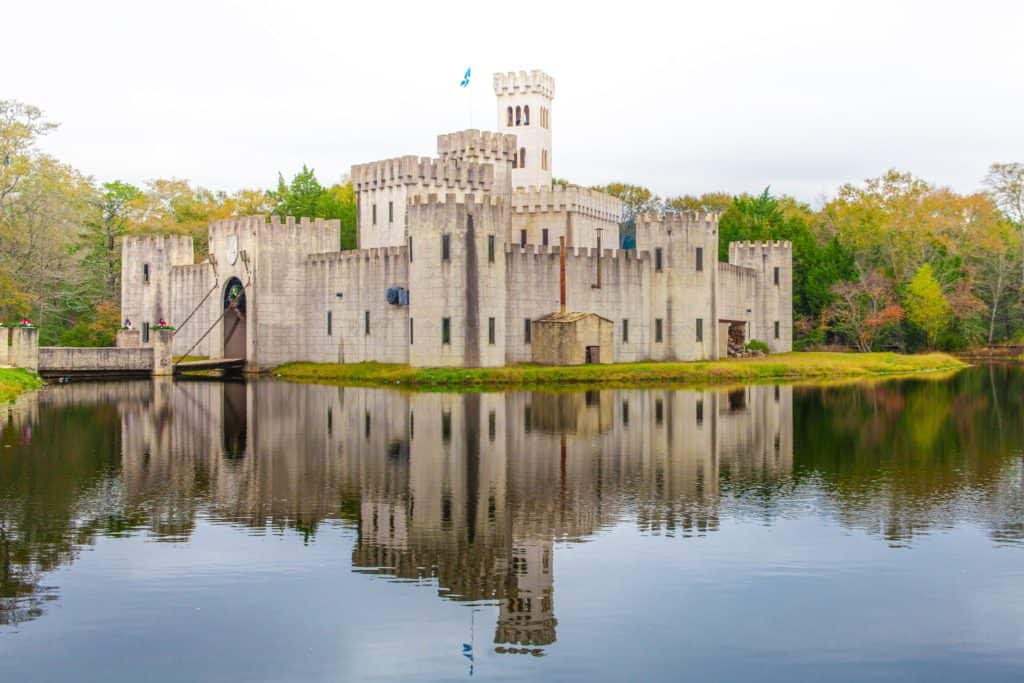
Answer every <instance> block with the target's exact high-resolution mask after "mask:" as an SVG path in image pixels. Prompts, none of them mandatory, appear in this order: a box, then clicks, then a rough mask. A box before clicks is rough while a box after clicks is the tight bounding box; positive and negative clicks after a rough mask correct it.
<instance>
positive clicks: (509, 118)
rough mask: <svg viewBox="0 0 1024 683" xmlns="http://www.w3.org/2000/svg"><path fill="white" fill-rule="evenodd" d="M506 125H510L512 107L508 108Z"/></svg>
mask: <svg viewBox="0 0 1024 683" xmlns="http://www.w3.org/2000/svg"><path fill="white" fill-rule="evenodd" d="M508 127H509V128H511V127H512V107H509V108H508Z"/></svg>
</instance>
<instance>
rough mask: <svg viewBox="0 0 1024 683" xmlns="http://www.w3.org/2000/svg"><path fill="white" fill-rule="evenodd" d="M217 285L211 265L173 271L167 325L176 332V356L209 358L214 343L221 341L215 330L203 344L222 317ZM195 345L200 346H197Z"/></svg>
mask: <svg viewBox="0 0 1024 683" xmlns="http://www.w3.org/2000/svg"><path fill="white" fill-rule="evenodd" d="M217 285H218V282H217V277H216V274H215V271H214V268H213V266H212V265H211V264H210V263H209V262H206V263H196V264H194V265H187V266H178V267H176V268H172V269H171V278H170V287H171V314H170V316H169V317H168V321H169V322H170V323H171V324H172V325H174V326H175V327H176V328H177V329H176V330H175V334H174V353H175V354H176V355H184V354H185V353H186V352H187V353H188V354H189V355H190V356H210V355H211V350H212V349H213V347H214V345H215V344H214V342H216V341H219V340H221V339H222V337H223V334H222V333H221V331H219V330H214V331H213V332H211V333H210V334H208V335H206V337H205V338H203V339H202V340H200V338H201V337H202V336H203V334H204V333H206V331H207V330H209V329H210V326H211V325H213V323H214V321H215V320H216V319H217V317H218V316H220V314H221V307H222V305H223V297H222V296H221V291H220V289H221V288H220V287H217ZM211 290H213V291H211ZM204 297H205V300H204ZM189 316H191V318H190V317H189ZM196 342H199V343H198V346H194V345H195V344H196ZM190 349H191V351H190Z"/></svg>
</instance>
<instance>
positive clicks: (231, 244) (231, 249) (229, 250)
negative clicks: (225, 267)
mask: <svg viewBox="0 0 1024 683" xmlns="http://www.w3.org/2000/svg"><path fill="white" fill-rule="evenodd" d="M225 246H226V249H225V256H227V259H228V263H229V264H231V265H235V262H236V261H237V260H238V235H228V238H227V240H226V245H225Z"/></svg>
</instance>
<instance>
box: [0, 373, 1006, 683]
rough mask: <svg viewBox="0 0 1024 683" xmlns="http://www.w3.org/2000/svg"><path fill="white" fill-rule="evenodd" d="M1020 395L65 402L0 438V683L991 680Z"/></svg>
mask: <svg viewBox="0 0 1024 683" xmlns="http://www.w3.org/2000/svg"><path fill="white" fill-rule="evenodd" d="M1022 416H1024V373H1022V372H1020V371H1018V370H1016V369H1008V368H1000V367H981V368H973V369H970V370H968V371H965V372H962V373H959V374H957V375H955V376H953V377H952V378H945V379H936V378H930V379H922V380H913V381H899V382H896V381H891V382H884V383H877V382H876V383H866V384H851V385H844V386H836V387H830V388H800V387H788V386H782V387H774V386H753V387H744V388H739V389H735V390H731V391H730V390H726V391H703V392H695V391H668V390H650V391H595V392H586V393H562V394H543V393H508V394H471V395H451V394H407V393H400V392H396V391H389V390H380V389H363V388H337V387H318V386H302V385H291V384H283V383H279V382H276V381H269V380H268V381H259V382H253V383H249V384H221V383H215V382H180V383H171V382H161V383H156V384H153V383H149V382H135V383H96V384H71V385H64V386H55V387H51V388H48V389H46V390H45V391H43V392H41V393H40V394H39V395H38V396H35V397H28V398H26V399H25V400H22V401H20V402H19V403H17V404H15V405H14V406H13V407H11V408H10V409H9V410H8V411H7V414H6V416H4V417H3V431H2V445H3V448H0V533H2V536H0V562H2V566H0V570H2V573H0V579H2V583H0V680H4V681H8V680H9V681H21V680H45V681H51V680H104V681H112V680H125V681H137V680H146V681H159V680H223V681H237V680H246V681H288V680H331V681H338V680H393V679H403V680H445V681H448V680H458V679H466V678H468V677H470V676H472V677H474V678H479V679H484V680H492V679H499V680H535V679H549V680H580V681H590V680H677V679H681V678H692V679H698V680H739V681H748V680H756V681H776V680H778V681H792V680H824V679H827V680H850V681H854V680H856V681H860V680H899V681H904V680H968V679H970V680H973V681H978V680H1020V679H1021V678H1022V677H1024V543H1022V538H1024V459H1022V458H1024V456H1022V453H1024V450H1022V447H1024V417H1022Z"/></svg>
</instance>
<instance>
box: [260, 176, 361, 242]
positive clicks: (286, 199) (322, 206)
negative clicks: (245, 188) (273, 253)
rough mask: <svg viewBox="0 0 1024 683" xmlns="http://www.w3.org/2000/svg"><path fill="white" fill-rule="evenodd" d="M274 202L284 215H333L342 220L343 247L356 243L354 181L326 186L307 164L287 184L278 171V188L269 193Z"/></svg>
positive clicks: (322, 216) (281, 214)
mask: <svg viewBox="0 0 1024 683" xmlns="http://www.w3.org/2000/svg"><path fill="white" fill-rule="evenodd" d="M267 197H268V198H269V200H270V201H271V202H273V204H274V206H273V213H274V214H275V215H277V216H281V217H282V218H283V217H285V216H295V217H296V218H302V217H309V218H333V219H337V220H338V221H340V222H341V235H340V241H341V246H342V248H343V249H354V248H355V246H356V196H355V191H354V190H353V188H352V182H351V181H350V180H348V179H347V178H343V179H342V181H341V182H340V183H336V184H334V185H332V186H330V187H328V188H325V187H324V186H323V185H321V184H320V182H319V181H318V180H317V179H316V173H315V172H314V171H313V169H311V168H308V167H307V166H306V165H305V164H303V166H302V170H301V171H299V172H298V173H297V174H295V176H294V177H293V178H292V181H291V182H290V183H286V182H285V180H284V176H283V175H281V174H280V173H278V174H277V189H276V190H271V191H269V192H267Z"/></svg>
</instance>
